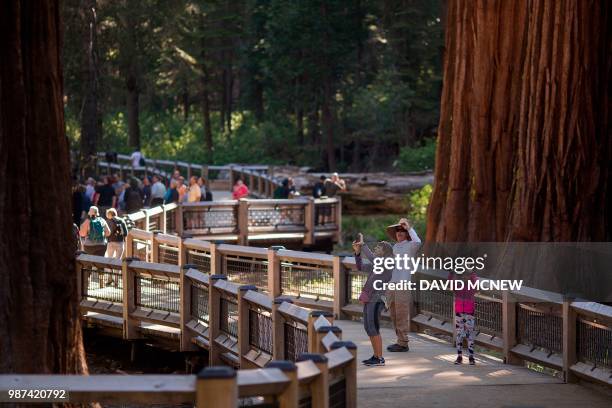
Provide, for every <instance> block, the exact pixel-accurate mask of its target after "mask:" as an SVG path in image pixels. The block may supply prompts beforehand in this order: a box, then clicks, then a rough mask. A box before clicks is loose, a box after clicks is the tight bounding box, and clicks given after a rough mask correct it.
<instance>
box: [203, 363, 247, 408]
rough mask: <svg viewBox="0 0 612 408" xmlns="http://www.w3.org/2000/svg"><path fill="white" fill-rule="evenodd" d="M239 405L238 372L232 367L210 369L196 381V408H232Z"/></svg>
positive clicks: (206, 369) (204, 371)
mask: <svg viewBox="0 0 612 408" xmlns="http://www.w3.org/2000/svg"><path fill="white" fill-rule="evenodd" d="M237 404H238V382H237V379H236V371H234V369H233V368H231V367H225V366H221V367H208V368H205V369H203V370H202V371H200V373H199V374H198V377H197V380H196V408H230V407H235V406H236V405H237Z"/></svg>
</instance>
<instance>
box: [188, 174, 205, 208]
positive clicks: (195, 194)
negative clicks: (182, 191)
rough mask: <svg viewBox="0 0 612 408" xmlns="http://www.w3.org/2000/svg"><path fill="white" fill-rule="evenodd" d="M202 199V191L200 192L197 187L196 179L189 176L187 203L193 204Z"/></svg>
mask: <svg viewBox="0 0 612 408" xmlns="http://www.w3.org/2000/svg"><path fill="white" fill-rule="evenodd" d="M201 197H202V191H201V190H200V186H199V185H198V178H197V177H196V176H191V178H190V179H189V191H188V192H187V202H188V203H195V202H197V201H200V198H201Z"/></svg>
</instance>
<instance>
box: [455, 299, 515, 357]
mask: <svg viewBox="0 0 612 408" xmlns="http://www.w3.org/2000/svg"><path fill="white" fill-rule="evenodd" d="M453 316H454V311H453ZM502 336H503V341H504V350H503V353H504V363H506V364H520V363H521V359H520V358H518V357H517V356H516V355H515V354H514V353H513V352H512V349H513V348H514V346H515V345H516V302H515V299H514V297H513V296H512V295H511V294H510V293H508V291H504V292H502Z"/></svg>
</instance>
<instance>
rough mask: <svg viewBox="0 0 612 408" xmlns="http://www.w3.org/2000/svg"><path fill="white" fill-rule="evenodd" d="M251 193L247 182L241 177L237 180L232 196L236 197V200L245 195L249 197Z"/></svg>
mask: <svg viewBox="0 0 612 408" xmlns="http://www.w3.org/2000/svg"><path fill="white" fill-rule="evenodd" d="M248 195H249V188H248V187H247V186H246V184H244V182H243V181H242V180H241V179H238V180H237V181H236V184H234V189H233V191H232V197H233V198H234V200H239V199H241V198H243V197H248Z"/></svg>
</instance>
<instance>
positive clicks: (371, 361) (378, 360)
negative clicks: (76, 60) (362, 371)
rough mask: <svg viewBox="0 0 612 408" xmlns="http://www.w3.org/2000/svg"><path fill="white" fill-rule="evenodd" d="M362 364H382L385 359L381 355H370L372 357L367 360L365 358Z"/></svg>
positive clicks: (372, 365) (370, 365)
mask: <svg viewBox="0 0 612 408" xmlns="http://www.w3.org/2000/svg"><path fill="white" fill-rule="evenodd" d="M363 364H365V365H367V366H369V367H374V366H384V365H385V359H384V358H383V357H375V356H372V358H370V359H369V360H365V361H364V362H363Z"/></svg>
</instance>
